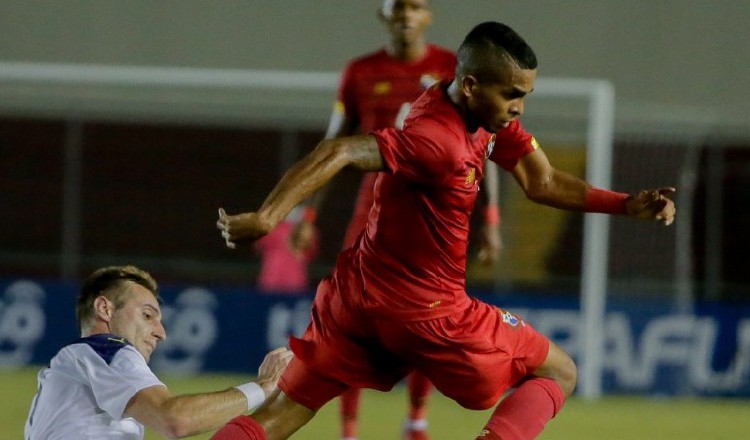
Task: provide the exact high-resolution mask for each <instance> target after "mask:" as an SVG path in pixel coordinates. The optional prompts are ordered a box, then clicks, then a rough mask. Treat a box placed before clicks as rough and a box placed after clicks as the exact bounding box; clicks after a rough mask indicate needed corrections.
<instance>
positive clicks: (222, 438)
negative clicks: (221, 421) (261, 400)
mask: <svg viewBox="0 0 750 440" xmlns="http://www.w3.org/2000/svg"><path fill="white" fill-rule="evenodd" d="M211 440H266V431H265V430H264V429H263V427H262V426H260V423H258V422H256V421H255V419H254V418H252V417H248V416H239V417H235V418H233V419H232V420H230V421H229V422H228V423H227V424H226V425H224V426H223V427H222V428H221V429H219V430H218V431H216V433H215V434H214V435H213V436H212V437H211Z"/></svg>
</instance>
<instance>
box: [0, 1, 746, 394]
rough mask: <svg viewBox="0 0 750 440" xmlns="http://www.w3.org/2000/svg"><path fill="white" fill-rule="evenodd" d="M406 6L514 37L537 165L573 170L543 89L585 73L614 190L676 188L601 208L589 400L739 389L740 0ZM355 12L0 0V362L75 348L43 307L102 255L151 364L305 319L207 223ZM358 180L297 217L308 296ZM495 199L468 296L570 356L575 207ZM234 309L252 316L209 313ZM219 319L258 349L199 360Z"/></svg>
mask: <svg viewBox="0 0 750 440" xmlns="http://www.w3.org/2000/svg"><path fill="white" fill-rule="evenodd" d="M430 3H431V5H432V9H433V14H434V22H433V25H432V26H431V27H430V28H429V30H428V37H429V39H430V40H431V41H433V42H435V43H438V44H440V45H443V46H445V47H448V48H450V49H456V48H457V47H458V45H459V44H460V42H461V40H462V38H463V36H464V35H465V34H466V33H467V32H468V30H470V29H471V27H473V26H474V25H475V24H477V23H479V22H481V21H487V20H496V21H502V22H505V23H507V24H509V25H510V26H512V27H513V28H514V29H516V30H517V31H518V32H519V33H520V34H521V35H522V36H524V38H525V39H526V40H527V41H528V42H529V43H530V45H531V46H532V47H533V48H534V49H535V51H536V53H537V56H538V58H539V61H540V64H539V78H540V80H542V81H543V84H544V89H545V92H550V91H551V92H550V93H542V91H541V90H540V93H539V94H538V95H539V96H535V95H534V94H532V95H531V97H530V98H529V100H528V103H527V114H526V115H524V119H523V120H524V125H525V126H526V127H527V129H529V130H530V131H531V132H532V133H534V134H535V136H536V137H537V139H538V140H539V141H540V143H541V145H542V148H544V149H545V151H546V152H547V154H548V155H549V156H550V158H551V161H552V162H553V164H556V165H557V167H558V168H560V169H563V170H566V171H569V172H571V173H573V174H577V175H580V176H585V175H586V174H585V173H586V153H587V139H588V137H589V136H590V130H591V127H592V125H591V124H592V121H593V120H595V119H596V115H595V114H592V113H595V111H594V112H592V109H595V107H593V106H592V105H591V103H590V99H589V98H588V97H587V96H586V95H585V93H584V94H583V95H582V96H581V97H576V98H562V99H561V98H560V97H556V96H555V94H554V93H553V92H554V89H555V87H556V85H555V84H560V83H565V81H566V80H571V79H573V80H582V81H583V84H600V82H601V81H603V82H604V83H606V84H607V85H609V86H611V87H612V89H613V90H614V96H615V99H614V119H613V129H612V131H611V143H610V147H611V149H610V150H609V151H610V152H611V154H612V167H611V173H612V183H611V185H612V187H613V188H615V189H618V190H621V191H627V192H633V191H637V190H639V189H642V188H649V187H658V186H675V187H677V188H678V192H677V194H676V195H675V199H676V200H677V202H678V219H677V221H676V223H675V224H674V225H673V226H672V227H670V228H664V227H661V226H658V225H656V224H651V223H645V222H635V221H629V220H625V219H622V218H613V219H612V221H611V223H610V227H609V229H608V232H606V234H605V235H603V236H600V237H598V238H599V239H600V240H603V242H604V243H606V249H607V253H606V255H607V256H608V264H607V267H606V268H605V269H606V275H607V278H606V290H605V291H603V292H602V294H604V296H605V297H606V298H607V299H608V302H607V306H606V307H607V309H606V313H607V315H606V320H604V321H603V322H601V326H602V328H601V329H600V330H601V334H602V335H603V338H604V341H605V342H604V345H603V350H604V353H605V356H604V360H603V361H602V362H603V364H604V365H603V372H602V376H601V383H602V384H603V385H602V387H603V390H604V391H605V392H628V393H631V392H637V393H661V394H688V395H695V394H699V395H700V394H709V395H732V396H745V397H746V396H748V395H750V385H748V379H749V377H750V295H748V292H750V271H748V270H747V265H748V262H750V261H749V259H748V257H747V253H746V249H748V247H750V233H748V225H750V149H748V146H750V100H749V99H748V97H750V81H748V78H750V46H748V44H747V41H746V40H747V38H746V36H747V23H748V22H750V3H748V2H746V1H741V0H717V1H712V2H706V1H702V0H660V1H645V0H634V1H628V2H623V1H616V0H578V1H575V2H560V1H553V0H531V1H524V2H513V1H498V0H461V1H460V2H459V1H454V0H432V1H431V2H430ZM379 5H380V2H379V1H377V0H367V1H364V0H361V1H352V0H321V1H314V2H313V1H302V0H281V1H265V0H254V1H246V2H234V1H214V2H210V3H209V2H203V1H196V0H188V1H180V2H152V1H145V0H141V1H130V2H118V1H96V2H94V1H82V0H81V1H66V2H59V1H51V0H48V1H13V0H9V1H4V2H0V277H2V280H3V281H2V283H1V284H0V288H2V289H3V290H0V340H1V342H0V353H1V354H2V356H1V357H0V365H5V366H6V367H8V368H14V367H17V366H22V365H27V364H36V363H44V362H46V360H47V359H49V357H50V356H51V355H52V354H54V352H55V351H56V349H57V347H59V345H61V344H62V343H64V342H65V337H67V336H69V335H71V334H72V337H74V336H75V328H74V326H75V325H74V323H73V321H72V316H68V315H71V314H72V308H68V309H67V310H65V309H63V307H68V305H69V304H70V303H69V301H71V300H70V298H72V297H74V295H75V288H76V287H77V283H78V282H79V280H80V279H81V277H82V276H84V275H86V274H88V273H90V272H91V271H92V270H93V269H94V268H96V267H99V266H102V265H110V264H124V263H132V264H136V265H139V266H142V267H143V268H145V269H148V270H150V271H151V272H152V273H153V274H154V275H155V277H156V278H157V279H158V280H160V281H161V283H162V285H165V286H166V289H165V291H166V295H165V296H166V297H167V308H170V307H171V310H172V311H173V314H172V315H171V317H168V318H169V319H173V321H172V329H181V331H182V332H183V333H182V334H184V335H185V336H184V337H183V338H182V339H180V338H176V339H177V340H178V342H175V343H174V344H175V345H173V346H172V347H171V348H170V349H167V350H165V354H164V356H163V360H162V361H161V362H164V363H163V364H158V362H160V361H159V359H156V361H157V367H161V368H163V369H165V370H170V368H171V369H172V370H180V368H182V370H180V371H185V372H192V373H195V372H200V371H204V370H212V371H243V370H244V371H253V368H254V365H257V362H256V361H257V360H259V358H260V355H262V353H263V351H264V350H265V348H266V346H273V343H276V342H278V341H283V340H284V337H285V336H286V334H288V333H289V332H295V331H300V330H301V329H303V328H304V325H305V319H306V317H307V313H308V312H309V301H310V294H311V292H307V295H303V296H304V297H288V296H287V297H283V298H280V299H279V298H278V297H269V296H262V295H253V293H256V292H255V283H256V281H257V276H258V271H259V263H260V260H259V257H258V255H257V254H255V253H254V252H253V251H252V250H243V251H236V252H231V251H229V250H227V249H226V248H225V246H224V242H223V240H221V239H220V237H219V234H218V232H217V230H216V229H215V227H214V222H215V220H216V218H217V214H216V212H217V208H218V207H225V208H226V209H227V211H228V212H230V213H234V212H238V211H240V210H252V209H255V208H257V207H258V206H259V205H260V203H261V202H262V200H263V198H264V197H265V195H266V194H267V193H268V191H270V189H271V188H272V187H273V185H274V183H275V182H276V180H277V179H278V178H279V177H280V176H281V174H282V173H283V171H284V170H285V169H286V168H288V167H289V166H290V165H291V164H292V163H293V162H294V161H295V160H296V159H298V158H299V157H301V156H302V155H304V154H305V153H307V152H308V151H310V150H311V149H312V148H313V147H314V146H315V145H316V143H317V142H318V141H319V140H320V139H321V138H322V136H323V134H324V131H325V128H326V126H327V121H328V117H329V114H330V110H331V107H332V104H333V100H334V96H335V87H336V81H337V78H338V72H339V71H340V69H341V68H343V66H344V64H345V63H346V62H347V61H348V60H349V59H351V58H352V57H354V56H358V55H361V54H362V53H365V52H369V51H372V50H375V49H376V48H379V47H381V46H382V45H383V42H384V41H385V39H386V38H387V34H386V32H385V30H384V29H383V27H382V25H381V24H380V23H379V21H378V20H377V17H376V12H377V9H378V7H379ZM560 80H562V81H560ZM584 87H585V86H584ZM592 96H593V95H592ZM579 98H583V99H579ZM359 178H360V176H359V175H358V174H357V173H355V172H351V171H345V172H344V173H342V175H341V176H339V178H338V179H337V181H336V184H335V185H334V187H333V188H332V190H331V194H329V196H328V197H327V198H326V201H325V204H324V206H323V208H322V209H321V210H320V212H319V213H318V226H319V236H320V249H319V252H318V254H317V256H316V257H315V259H314V260H313V261H312V262H311V265H310V277H311V281H312V282H313V283H311V285H314V281H317V280H319V279H320V278H321V277H323V276H325V275H327V274H328V273H329V271H330V270H331V268H332V267H333V264H334V262H335V257H336V253H337V252H338V250H339V249H340V246H341V241H342V238H343V237H342V235H343V230H344V228H345V226H346V223H347V221H348V219H349V216H350V214H351V208H352V206H353V203H354V197H355V192H356V188H357V186H358V183H359ZM501 211H502V219H503V220H502V236H503V242H504V249H503V254H502V257H501V261H500V262H499V264H498V265H497V267H494V268H490V269H487V268H481V267H478V266H477V265H476V264H474V261H473V259H474V256H473V255H472V256H471V257H470V273H469V280H468V281H469V283H468V284H469V290H470V293H472V294H475V295H477V296H480V297H483V298H486V299H487V300H488V301H495V302H497V303H499V304H503V305H508V304H509V305H510V306H514V307H516V308H517V309H518V310H521V311H523V313H524V314H525V315H524V316H526V317H527V319H528V320H530V321H531V322H533V323H534V324H535V325H537V326H538V327H540V328H541V329H542V330H544V331H545V332H546V333H547V334H549V335H550V336H551V337H553V339H555V340H556V341H558V342H559V343H560V344H561V345H563V346H564V348H566V349H567V350H568V351H570V352H571V353H573V354H574V355H575V356H578V355H580V354H581V353H582V350H583V347H582V344H583V342H582V338H583V336H582V335H581V333H582V331H581V327H580V326H579V324H580V314H579V309H580V307H581V304H580V302H579V295H580V291H581V282H580V280H581V275H582V264H581V261H582V254H583V251H582V249H583V246H582V243H583V240H582V237H583V229H584V228H583V225H584V216H583V215H580V214H570V213H563V212H559V211H554V210H551V209H549V208H542V207H538V206H534V205H533V204H531V203H530V202H527V201H525V200H523V197H522V195H521V194H520V193H519V192H518V191H517V189H516V185H515V182H513V181H512V178H509V176H508V175H505V176H503V179H502V181H501ZM605 231H607V230H605ZM605 261H606V260H605ZM71 307H72V306H71ZM243 307H245V308H246V309H242V308H243ZM238 309H240V310H247V313H248V314H247V315H242V316H247V317H248V321H249V320H252V319H256V320H257V321H258V322H259V323H260V324H258V325H257V326H256V327H252V326H251V327H242V325H243V323H242V322H241V323H233V325H236V326H239V327H236V328H235V327H230V328H227V327H226V325H227V324H226V322H227V321H230V320H231V318H230V317H232V316H235V317H236V316H237V315H236V313H237V310H238ZM196 310H198V311H200V313H198V314H196V313H193V312H195V311H196ZM201 313H203V315H202V314H201ZM243 313H244V312H243ZM180 319H182V321H180ZM241 321H242V320H241ZM243 322H244V321H243ZM178 323H179V325H178ZM207 323H209V324H207ZM168 324H169V322H168ZM253 325H255V324H253ZM68 328H69V329H70V333H65V332H64V331H63V329H68ZM168 329H169V328H168ZM172 329H170V331H171V332H172V334H175V332H176V330H172ZM65 331H67V330H65ZM233 331H236V332H242V333H245V334H248V333H252V334H254V335H257V336H258V338H259V343H258V344H257V347H254V348H252V349H250V348H249V349H248V352H247V353H246V354H243V356H244V357H243V356H240V357H239V359H241V363H239V364H238V363H236V362H235V363H232V361H233V360H236V359H229V360H226V359H224V360H223V361H221V360H220V361H217V360H216V359H217V358H222V355H221V353H224V352H223V351H222V350H223V348H222V347H221V346H220V342H218V341H219V338H218V336H217V335H220V334H227V333H226V332H233ZM61 332H62V333H61ZM196 341H199V342H196ZM181 344H182V345H181ZM196 347H197V348H196ZM191 350H192V351H191ZM196 353H198V354H199V355H200V356H199V358H200V359H198V360H196V358H195V356H196V355H195V354H196ZM228 353H229V354H227V355H226V356H224V357H230V358H231V357H232V354H231V352H228ZM191 356H192V357H191ZM207 359H211V360H210V361H209V360H207ZM187 360H190V362H188V361H187ZM187 364H190V365H189V366H188V367H185V365H187Z"/></svg>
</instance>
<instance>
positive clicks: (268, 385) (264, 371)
mask: <svg viewBox="0 0 750 440" xmlns="http://www.w3.org/2000/svg"><path fill="white" fill-rule="evenodd" d="M292 356H294V354H293V353H292V352H291V350H289V349H287V348H286V347H280V348H277V349H275V350H273V351H271V352H270V353H268V354H267V355H266V357H265V358H264V359H263V362H261V364H260V368H258V380H257V383H258V385H260V387H261V388H262V389H263V392H264V393H265V394H266V397H268V396H269V395H270V394H271V393H273V391H274V390H275V389H276V384H278V382H279V379H280V378H281V373H283V372H284V370H286V367H287V365H289V362H290V361H291V360H292Z"/></svg>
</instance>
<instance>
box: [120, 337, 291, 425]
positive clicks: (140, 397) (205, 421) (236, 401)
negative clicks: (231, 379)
mask: <svg viewBox="0 0 750 440" xmlns="http://www.w3.org/2000/svg"><path fill="white" fill-rule="evenodd" d="M291 358H292V352H291V351H289V350H288V349H286V348H283V347H282V348H277V349H276V350H273V351H271V352H270V353H268V354H267V355H266V357H265V358H264V359H263V362H262V363H261V365H260V368H259V370H258V379H257V381H256V383H257V384H258V385H259V386H260V387H261V389H262V390H263V394H264V395H265V397H268V396H269V395H270V394H271V393H272V392H274V391H275V390H276V384H277V383H278V381H279V378H280V377H281V374H282V373H283V372H284V370H285V369H286V366H287V365H288V364H289V361H290V360H291ZM258 403H260V402H256V403H255V405H253V406H257V404H258ZM247 410H248V399H247V398H246V396H245V395H244V394H243V393H242V392H241V391H239V390H238V389H237V388H229V389H227V390H224V391H217V392H214V393H201V394H186V395H180V396H175V395H173V394H172V393H171V392H170V391H169V390H168V389H167V388H166V387H163V386H160V385H158V386H153V387H149V388H145V389H143V390H141V391H139V392H138V393H136V394H135V395H134V396H133V397H132V398H131V399H130V402H128V405H127V407H126V409H125V416H127V417H133V418H134V419H136V420H137V421H139V422H140V423H143V424H144V425H146V426H148V427H150V428H152V429H154V430H155V431H157V432H159V433H160V434H162V435H164V436H167V437H169V438H181V437H187V436H191V435H195V434H198V433H201V432H205V431H209V430H211V429H216V428H218V427H219V426H221V425H223V424H224V423H226V422H227V420H230V419H232V418H233V417H235V416H237V415H239V414H242V413H244V412H246V411H247Z"/></svg>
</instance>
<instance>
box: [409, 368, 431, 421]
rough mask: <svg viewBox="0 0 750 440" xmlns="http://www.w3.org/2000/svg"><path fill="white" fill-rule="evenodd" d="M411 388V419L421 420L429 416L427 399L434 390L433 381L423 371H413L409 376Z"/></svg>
mask: <svg viewBox="0 0 750 440" xmlns="http://www.w3.org/2000/svg"><path fill="white" fill-rule="evenodd" d="M407 386H408V388H409V419H411V420H421V419H424V418H425V417H426V416H427V399H428V398H429V397H430V393H431V392H432V382H430V379H428V378H427V377H426V376H424V375H423V374H422V373H419V372H417V371H415V372H413V373H411V374H410V375H409V377H408V378H407Z"/></svg>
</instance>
